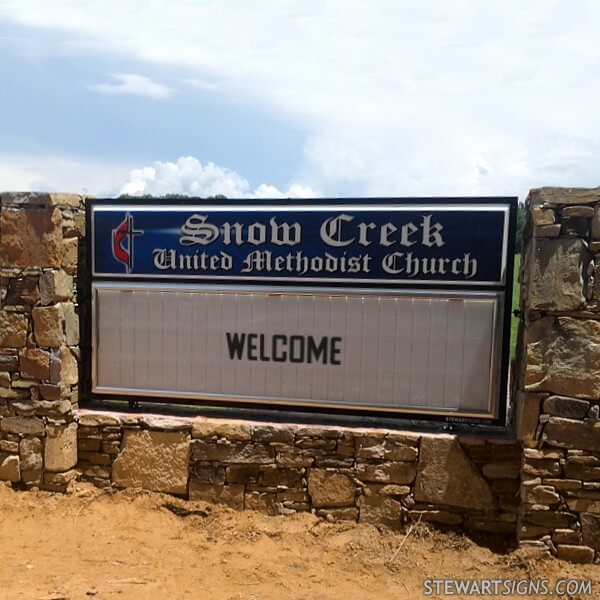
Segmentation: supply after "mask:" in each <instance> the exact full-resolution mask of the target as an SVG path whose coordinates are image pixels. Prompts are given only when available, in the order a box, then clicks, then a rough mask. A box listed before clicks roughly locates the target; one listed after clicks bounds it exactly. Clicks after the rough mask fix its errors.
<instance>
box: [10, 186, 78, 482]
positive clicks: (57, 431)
mask: <svg viewBox="0 0 600 600" xmlns="http://www.w3.org/2000/svg"><path fill="white" fill-rule="evenodd" d="M84 223H85V217H84V211H83V199H82V197H81V196H76V195H69V194H18V193H5V194H0V479H4V480H9V481H12V482H15V483H21V484H24V485H26V486H28V487H31V486H39V487H42V488H44V489H49V490H63V489H65V486H66V485H67V483H68V481H69V480H70V479H72V478H73V477H74V476H75V472H74V471H73V467H75V464H76V462H77V450H76V427H77V426H76V424H75V422H74V419H75V416H74V412H73V409H74V407H76V406H77V402H78V397H77V395H78V381H79V376H78V358H79V348H78V345H79V317H78V314H77V265H78V247H79V238H80V237H81V236H82V235H83V234H84V229H85V226H84Z"/></svg>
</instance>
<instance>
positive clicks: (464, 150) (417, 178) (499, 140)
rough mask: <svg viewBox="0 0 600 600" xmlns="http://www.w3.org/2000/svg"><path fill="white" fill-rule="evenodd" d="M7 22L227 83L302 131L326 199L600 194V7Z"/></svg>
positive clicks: (71, 15) (18, 10)
mask: <svg viewBox="0 0 600 600" xmlns="http://www.w3.org/2000/svg"><path fill="white" fill-rule="evenodd" d="M134 15H135V18H134V17H133V16H134ZM2 18H4V19H5V20H10V21H13V22H17V23H20V24H22V25H28V26H31V27H36V28H50V29H54V30H57V31H62V32H68V33H67V34H65V36H66V37H68V36H69V35H71V36H75V37H77V39H78V40H82V39H83V40H89V44H90V45H91V46H95V47H97V48H98V51H100V50H102V51H104V52H110V53H113V54H114V55H117V56H120V57H126V58H132V59H135V60H138V61H139V60H141V61H146V62H148V63H151V64H158V65H163V66H174V67H176V68H177V69H179V70H182V69H186V70H187V72H189V78H188V79H194V80H197V81H200V82H203V83H201V84H200V87H202V85H204V88H203V89H206V87H207V86H206V85H205V84H207V83H208V88H210V85H211V84H210V82H211V81H215V82H216V81H218V82H220V85H221V89H222V90H223V93H227V94H229V97H230V98H231V99H233V100H235V101H236V102H245V103H251V104H254V105H256V106H258V107H260V108H261V109H263V110H266V111H270V112H272V113H274V114H276V115H277V116H278V118H280V119H281V121H282V122H286V121H287V122H288V123H289V126H290V127H293V128H294V129H295V130H296V131H297V130H301V131H303V132H304V133H305V135H306V140H307V142H306V146H305V152H304V160H303V162H302V164H299V165H297V168H298V178H300V179H302V181H307V182H309V183H310V185H312V186H313V187H316V188H318V189H323V190H325V191H327V193H329V194H331V193H335V190H336V189H338V188H342V189H344V190H347V189H352V190H355V193H356V194H386V195H398V194H401V195H411V194H482V193H495V194H507V193H511V194H514V193H520V194H524V193H526V190H527V188H528V187H532V186H537V185H543V184H550V183H559V184H563V185H596V184H597V183H598V175H597V162H598V154H597V150H598V147H599V143H600V112H599V111H598V109H597V107H598V106H600V86H598V84H597V80H598V67H597V65H598V64H599V62H600V38H599V37H598V34H597V23H598V22H600V3H598V2H595V1H594V0H588V1H582V2H578V3H577V4H576V5H574V4H573V3H568V2H566V3H565V2H558V1H556V0H554V1H549V0H531V1H529V2H525V3H523V2H518V1H517V0H489V1H486V2H474V1H468V0H461V1H459V2H452V3H449V2H446V1H444V0H423V1H422V2H412V1H411V2H409V1H404V2H402V1H400V2H399V1H398V0H381V1H379V2H364V1H361V0H346V1H345V2H329V3H323V2H319V1H317V0H305V1H304V2H301V3H300V2H281V0H262V1H261V2H259V3H250V2H247V1H246V0H231V1H229V2H226V3H225V2H223V3H220V4H219V10H215V9H214V6H213V4H212V3H204V2H188V1H186V0H172V1H171V2H169V3H153V4H152V10H148V4H147V2H145V1H144V0H129V1H125V0H123V1H119V2H117V1H113V2H106V1H103V0H89V1H87V2H85V3H83V2H82V3H73V2H72V1H69V0H55V1H54V2H52V3H48V2H45V1H44V0H19V2H10V3H3V4H2V5H1V6H0V19H2ZM89 47H90V46H89V45H88V48H89ZM72 50H73V52H77V51H78V50H77V46H73V48H72Z"/></svg>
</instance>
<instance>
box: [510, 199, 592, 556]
mask: <svg viewBox="0 0 600 600" xmlns="http://www.w3.org/2000/svg"><path fill="white" fill-rule="evenodd" d="M527 213H528V217H527V224H526V228H525V244H524V248H525V254H524V257H523V264H522V271H521V278H522V282H523V286H522V297H521V309H522V314H523V323H522V327H521V331H520V344H519V361H518V365H519V366H520V368H519V370H518V377H517V386H518V388H519V393H518V395H517V428H518V435H519V437H520V439H521V440H522V441H523V443H524V445H525V446H526V449H525V451H524V454H523V465H522V484H521V503H522V504H521V510H520V518H519V527H518V538H519V540H520V542H521V544H522V545H525V546H534V547H538V548H541V549H548V551H549V552H551V553H553V554H556V555H558V556H559V557H560V558H565V559H568V560H573V561H577V562H592V561H594V560H596V561H600V420H599V413H600V254H599V252H600V190H597V189H594V190H588V189H562V188H542V189H539V190H533V191H532V192H531V193H530V194H529V197H528V199H527Z"/></svg>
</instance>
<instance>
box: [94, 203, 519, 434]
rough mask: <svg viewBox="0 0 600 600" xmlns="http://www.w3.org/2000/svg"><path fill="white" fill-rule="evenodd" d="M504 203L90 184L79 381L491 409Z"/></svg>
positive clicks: (506, 215)
mask: <svg viewBox="0 0 600 600" xmlns="http://www.w3.org/2000/svg"><path fill="white" fill-rule="evenodd" d="M515 209H516V201H515V199H507V198H491V199H488V198H486V199H426V200H423V199H385V200H379V199H377V200H370V199H369V200H366V199H365V200H348V199H346V200H332V201H322V202H321V201H319V202H318V203H317V202H316V201H314V200H310V201H309V200H306V201H294V202H292V201H285V202H284V201H279V202H275V201H252V202H250V201H243V202H242V201H229V200H227V201H219V202H217V201H212V202H211V201H204V200H199V199H189V200H185V201H184V202H168V203H165V202H161V201H158V200H157V201H139V202H132V201H131V200H125V201H119V200H93V201H92V202H90V207H89V211H88V227H89V237H88V239H89V242H90V245H91V262H92V265H91V296H92V316H93V323H92V329H93V330H92V340H93V344H92V351H93V357H92V392H93V394H94V395H96V396H97V397H119V398H122V397H124V396H128V397H132V398H138V397H139V398H144V399H151V398H155V399H161V400H162V401H165V400H167V401H180V402H186V403H190V402H203V403H211V404H215V403H226V404H229V405H232V404H235V405H246V406H248V405H252V406H263V407H264V406H273V407H277V408H280V409H281V408H282V407H288V408H289V409H292V408H293V409H294V410H308V409H309V410H313V411H314V410H315V409H317V410H323V411H328V412H332V411H334V412H335V411H344V412H351V413H360V414H366V413H369V414H371V415H373V414H378V415H385V416H390V415H398V416H403V417H411V418H420V419H430V418H431V419H445V420H448V421H467V422H473V423H491V424H499V423H502V422H503V420H504V415H503V412H504V410H505V407H504V402H503V397H504V396H505V390H506V388H505V379H506V366H507V365H506V363H507V350H508V341H509V340H508V333H507V332H508V322H509V315H510V313H509V310H510V306H509V304H510V298H511V295H510V294H511V282H512V245H511V241H512V237H513V234H514V220H515Z"/></svg>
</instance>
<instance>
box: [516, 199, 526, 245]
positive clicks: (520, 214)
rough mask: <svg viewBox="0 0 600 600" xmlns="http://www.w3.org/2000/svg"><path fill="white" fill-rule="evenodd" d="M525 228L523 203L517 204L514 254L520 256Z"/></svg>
mask: <svg viewBox="0 0 600 600" xmlns="http://www.w3.org/2000/svg"><path fill="white" fill-rule="evenodd" d="M524 227H525V203H523V202H519V204H518V206H517V231H516V240H515V254H521V250H522V245H523V228H524Z"/></svg>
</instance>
